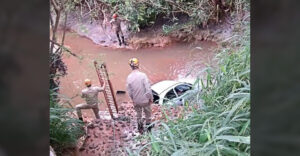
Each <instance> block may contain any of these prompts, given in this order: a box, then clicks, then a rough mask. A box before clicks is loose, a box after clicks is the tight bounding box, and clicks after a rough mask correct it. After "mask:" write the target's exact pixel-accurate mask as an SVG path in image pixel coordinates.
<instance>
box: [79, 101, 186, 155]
mask: <svg viewBox="0 0 300 156" xmlns="http://www.w3.org/2000/svg"><path fill="white" fill-rule="evenodd" d="M119 108H120V111H119V118H118V119H116V120H111V119H105V118H107V116H105V115H103V114H102V115H101V119H96V120H94V119H89V120H90V123H87V127H86V134H87V135H85V136H84V137H83V138H82V140H81V141H80V142H79V144H78V147H79V148H78V151H77V153H78V155H82V156H94V155H101V156H102V155H103V156H104V155H105V156H126V155H128V153H127V152H126V148H127V149H129V150H131V151H135V150H137V149H139V148H140V147H142V146H144V145H145V144H147V143H148V142H147V141H145V140H143V139H141V138H142V136H141V135H140V134H139V133H138V131H137V122H136V118H135V115H136V113H135V111H134V110H133V105H132V103H122V105H121V106H120V107H119ZM151 108H152V113H153V114H152V122H154V121H160V120H164V119H165V118H164V116H163V115H162V114H163V113H162V112H161V111H162V110H161V107H160V106H159V105H156V104H152V107H151ZM181 111H182V107H180V106H177V107H176V108H175V107H171V108H170V110H169V111H167V114H168V116H169V117H170V118H172V117H174V118H177V117H180V114H181ZM158 127H159V126H158V125H156V126H155V127H154V128H153V130H154V131H155V129H157V128H158ZM144 129H145V133H146V127H144ZM146 150H147V148H146ZM143 152H145V151H142V152H141V155H144V154H143Z"/></svg>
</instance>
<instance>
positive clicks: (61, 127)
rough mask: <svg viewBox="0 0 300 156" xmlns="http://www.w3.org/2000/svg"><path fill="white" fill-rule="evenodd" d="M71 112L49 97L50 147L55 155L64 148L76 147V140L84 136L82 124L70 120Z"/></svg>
mask: <svg viewBox="0 0 300 156" xmlns="http://www.w3.org/2000/svg"><path fill="white" fill-rule="evenodd" d="M72 111H73V109H70V108H65V107H63V106H61V105H59V104H58V103H57V102H56V101H55V100H53V96H51V97H50V127H49V128H50V130H49V133H50V145H51V146H52V147H53V148H54V149H55V151H56V152H57V154H59V153H60V152H62V151H63V150H64V149H65V148H69V147H76V143H77V140H78V139H79V138H80V137H81V136H82V135H83V134H84V130H83V122H82V121H80V120H78V119H77V118H72V117H71V116H70V113H72Z"/></svg>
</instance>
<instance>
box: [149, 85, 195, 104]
mask: <svg viewBox="0 0 300 156" xmlns="http://www.w3.org/2000/svg"><path fill="white" fill-rule="evenodd" d="M192 88H193V85H192V84H191V83H188V82H180V81H174V80H164V81H160V82H158V83H155V84H153V85H152V86H151V89H152V93H153V102H154V103H155V104H160V105H162V104H168V105H172V104H175V105H183V104H184V97H185V93H187V92H188V91H191V90H192Z"/></svg>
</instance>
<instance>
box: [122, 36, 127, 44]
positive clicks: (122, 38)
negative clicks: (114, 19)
mask: <svg viewBox="0 0 300 156" xmlns="http://www.w3.org/2000/svg"><path fill="white" fill-rule="evenodd" d="M122 42H123V44H124V45H127V44H126V43H125V40H124V36H122Z"/></svg>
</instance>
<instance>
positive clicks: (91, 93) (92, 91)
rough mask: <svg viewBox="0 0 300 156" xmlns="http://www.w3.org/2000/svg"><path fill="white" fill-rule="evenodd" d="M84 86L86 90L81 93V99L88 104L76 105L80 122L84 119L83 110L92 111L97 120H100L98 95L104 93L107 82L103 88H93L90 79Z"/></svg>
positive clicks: (86, 80)
mask: <svg viewBox="0 0 300 156" xmlns="http://www.w3.org/2000/svg"><path fill="white" fill-rule="evenodd" d="M84 84H85V85H86V88H85V89H83V90H82V91H81V97H82V98H84V99H85V101H86V103H83V104H78V105H76V107H75V108H76V112H77V116H78V118H79V120H81V121H82V120H83V119H82V114H81V109H92V110H93V112H94V114H95V116H96V118H97V119H100V116H99V107H98V104H99V100H98V93H99V92H103V91H104V87H105V82H104V84H103V86H101V87H98V86H93V87H92V82H91V80H90V79H85V81H84Z"/></svg>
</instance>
